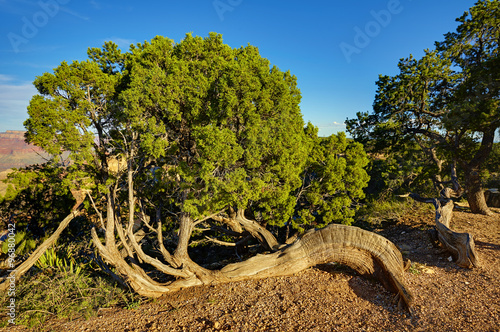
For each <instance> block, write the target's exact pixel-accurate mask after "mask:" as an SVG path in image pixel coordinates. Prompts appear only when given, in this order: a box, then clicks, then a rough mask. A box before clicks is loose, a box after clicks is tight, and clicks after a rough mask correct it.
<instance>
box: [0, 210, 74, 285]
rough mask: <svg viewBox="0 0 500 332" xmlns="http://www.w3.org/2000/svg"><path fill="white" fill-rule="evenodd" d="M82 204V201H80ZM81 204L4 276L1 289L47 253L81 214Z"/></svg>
mask: <svg viewBox="0 0 500 332" xmlns="http://www.w3.org/2000/svg"><path fill="white" fill-rule="evenodd" d="M79 203H80V204H81V202H79ZM80 204H77V205H75V206H74V207H73V210H72V211H71V213H70V214H69V215H68V216H67V217H66V218H64V220H63V221H61V223H60V224H59V226H58V227H57V229H56V230H55V232H54V233H53V234H52V235H51V236H50V237H49V238H48V239H47V240H45V241H44V242H43V243H42V244H41V245H40V246H39V247H38V248H36V250H35V251H34V252H33V253H32V254H31V255H30V256H29V257H28V259H27V260H25V261H24V262H23V263H22V264H21V265H19V266H18V267H16V268H15V269H14V270H13V271H11V272H10V274H9V275H8V276H7V277H4V278H2V281H1V283H0V291H4V290H6V289H8V288H9V287H10V284H11V282H10V280H12V279H13V278H14V279H15V280H19V278H21V277H22V276H23V275H24V274H25V273H26V272H27V271H28V270H29V269H30V268H31V267H32V266H33V265H34V264H35V263H36V262H37V261H38V259H39V258H40V257H41V256H42V255H43V254H44V253H45V251H46V250H47V249H48V248H49V247H50V246H51V245H52V244H54V242H56V240H57V239H58V238H59V236H60V235H61V233H62V232H63V231H64V230H65V229H66V227H68V225H69V223H70V222H71V220H73V219H75V218H76V217H77V216H79V215H80V214H81V211H79V210H78V207H79V206H80Z"/></svg>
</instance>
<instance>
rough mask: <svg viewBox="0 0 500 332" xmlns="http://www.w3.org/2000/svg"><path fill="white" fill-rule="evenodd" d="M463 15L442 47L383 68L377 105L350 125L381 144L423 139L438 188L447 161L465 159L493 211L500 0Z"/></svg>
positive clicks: (473, 193)
mask: <svg viewBox="0 0 500 332" xmlns="http://www.w3.org/2000/svg"><path fill="white" fill-rule="evenodd" d="M457 21H458V22H460V23H461V24H460V26H459V27H458V28H457V32H456V33H449V34H447V35H446V36H445V41H444V42H442V43H437V49H436V50H434V51H426V53H425V55H424V57H423V58H422V59H420V60H416V59H414V58H413V57H412V56H410V57H409V58H406V59H401V60H400V62H399V64H398V67H399V74H397V75H395V76H380V78H379V80H378V81H377V86H378V90H377V94H376V97H375V102H374V110H373V113H371V114H368V113H358V117H357V119H351V120H348V121H347V125H348V130H349V131H350V132H351V134H352V135H353V136H354V137H356V139H362V140H364V141H367V140H375V141H376V142H377V143H375V146H377V147H380V146H384V144H385V146H391V145H392V147H391V149H392V151H397V150H398V148H399V147H401V146H403V145H404V144H407V142H409V141H412V142H414V143H416V144H418V145H419V147H420V149H421V150H422V151H423V152H424V153H425V154H426V155H427V159H428V160H429V161H430V162H431V163H432V164H433V165H434V168H435V173H434V177H433V180H434V183H435V185H436V187H437V189H441V188H440V187H442V185H443V183H442V182H443V181H442V171H443V170H446V169H449V168H448V167H445V166H450V165H454V163H455V162H456V163H458V166H459V167H460V170H461V171H462V173H463V175H464V178H465V187H466V190H467V199H468V201H469V205H470V207H471V210H472V211H473V212H475V213H482V214H489V213H491V212H490V211H489V209H488V207H487V206H486V202H485V200H484V194H483V190H482V184H481V178H480V174H481V168H482V166H483V164H484V162H485V161H486V159H487V157H488V155H489V153H490V152H491V149H492V146H493V141H494V136H495V131H496V130H497V129H498V128H499V127H500V111H499V90H498V67H497V66H494V64H497V63H498V36H499V26H500V11H499V4H498V2H497V1H479V2H478V3H477V4H476V5H475V6H474V7H472V8H471V9H470V11H469V12H466V13H465V14H464V15H463V16H462V17H461V18H459V19H457Z"/></svg>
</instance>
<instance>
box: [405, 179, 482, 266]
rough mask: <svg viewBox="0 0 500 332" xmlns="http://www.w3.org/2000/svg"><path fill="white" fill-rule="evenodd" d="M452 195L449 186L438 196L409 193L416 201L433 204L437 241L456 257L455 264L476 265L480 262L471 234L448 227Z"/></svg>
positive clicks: (451, 213) (452, 205)
mask: <svg viewBox="0 0 500 332" xmlns="http://www.w3.org/2000/svg"><path fill="white" fill-rule="evenodd" d="M453 195H454V191H453V190H452V189H450V188H445V189H443V190H442V191H441V197H439V198H423V197H420V196H419V195H417V194H414V193H411V194H409V196H410V197H411V198H413V199H414V200H416V201H418V202H423V203H430V204H433V205H434V207H435V209H436V218H435V222H436V229H437V232H438V238H439V241H440V242H441V243H442V244H443V246H444V247H445V248H447V249H448V251H450V252H451V254H452V255H453V256H454V258H455V259H456V263H457V265H459V266H461V267H465V268H472V267H477V266H479V265H480V263H479V260H478V258H477V254H476V250H475V246H474V239H473V237H472V235H471V234H470V233H457V232H454V231H452V230H451V229H450V228H449V227H450V222H451V219H452V217H453V208H454V205H455V204H454V202H453V200H452V199H451V197H452V196H453Z"/></svg>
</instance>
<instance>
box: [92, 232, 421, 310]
mask: <svg viewBox="0 0 500 332" xmlns="http://www.w3.org/2000/svg"><path fill="white" fill-rule="evenodd" d="M108 230H109V229H107V231H108ZM92 237H93V240H94V243H95V245H96V246H97V248H98V249H99V252H100V253H101V255H102V257H103V258H104V259H105V260H106V261H107V262H108V263H109V264H112V265H114V266H115V267H116V270H117V272H118V273H119V274H120V275H121V276H122V277H123V278H124V279H125V280H127V282H128V283H129V284H130V285H131V286H132V288H133V289H134V290H135V291H136V292H138V293H139V294H141V295H144V296H149V297H159V296H161V295H162V294H164V293H166V292H172V291H176V290H179V289H181V288H186V287H191V286H197V285H208V284H216V283H225V282H231V281H238V280H244V279H261V278H267V277H272V276H283V275H291V274H294V273H297V272H299V271H302V270H304V269H307V268H309V267H311V266H315V265H318V264H324V263H328V262H337V263H340V264H345V265H348V266H350V267H351V268H353V269H354V270H356V271H358V272H359V273H360V274H362V275H373V276H375V277H376V278H378V279H379V280H380V281H381V282H382V283H383V285H384V286H385V287H386V288H387V289H389V290H390V291H393V292H394V293H396V294H397V296H398V298H399V300H400V304H403V305H405V306H406V307H408V308H409V306H410V303H411V299H412V297H411V294H410V292H409V291H408V290H407V289H406V287H405V286H404V284H403V273H404V264H403V258H402V256H401V253H400V252H399V250H398V249H397V248H396V246H395V245H394V244H393V243H392V242H390V241H389V240H387V239H385V238H384V237H382V236H379V235H377V234H375V233H371V232H368V231H365V230H362V229H359V228H356V227H350V226H344V225H330V226H328V227H326V228H324V229H321V230H313V231H310V232H308V233H306V234H305V235H304V236H303V237H301V238H299V239H297V240H296V241H295V242H294V243H292V244H290V245H288V246H286V247H282V248H281V249H280V250H277V251H276V252H274V253H271V254H267V255H257V256H255V257H252V258H250V259H248V260H246V261H243V262H240V263H234V264H229V265H227V266H225V267H224V268H222V269H221V270H208V269H205V268H203V267H201V266H199V265H198V264H196V263H195V262H193V261H192V260H191V259H190V258H189V257H188V256H186V255H178V256H177V257H176V258H177V259H179V260H182V264H181V267H180V268H171V269H172V271H171V272H172V273H170V274H171V275H175V276H176V278H177V280H175V281H171V282H168V283H163V284H161V283H158V282H156V281H154V280H152V279H151V278H150V277H148V276H147V275H146V273H145V272H144V271H142V269H139V268H138V267H137V266H131V265H129V264H128V263H127V262H126V261H125V259H124V258H123V257H122V255H120V253H119V251H118V250H117V249H116V246H115V245H114V244H113V243H106V245H105V246H104V245H103V244H102V243H101V241H100V240H99V238H98V237H97V234H96V232H95V230H92ZM163 271H164V272H167V271H166V270H165V269H164V270H163Z"/></svg>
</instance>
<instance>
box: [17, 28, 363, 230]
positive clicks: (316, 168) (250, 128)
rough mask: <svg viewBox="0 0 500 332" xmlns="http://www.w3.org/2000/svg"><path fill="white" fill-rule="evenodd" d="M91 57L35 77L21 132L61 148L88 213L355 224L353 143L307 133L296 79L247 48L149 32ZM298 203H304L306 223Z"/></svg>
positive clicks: (215, 38) (357, 167)
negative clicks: (239, 213) (229, 212)
mask: <svg viewBox="0 0 500 332" xmlns="http://www.w3.org/2000/svg"><path fill="white" fill-rule="evenodd" d="M88 54H89V58H90V60H87V61H82V62H78V61H74V62H73V63H72V64H67V63H66V62H63V63H62V64H61V65H60V66H59V67H57V68H56V69H55V70H54V73H45V74H44V75H42V76H40V77H38V78H37V79H36V80H35V86H36V87H37V89H38V91H39V93H40V95H37V96H35V97H33V99H32V100H31V103H30V106H29V108H28V112H29V116H30V117H29V119H28V120H27V121H26V122H25V126H26V128H27V130H28V133H27V140H28V141H30V142H31V143H34V144H36V145H38V146H41V147H42V148H44V149H45V150H47V151H48V152H51V153H53V154H61V153H62V152H63V151H69V153H70V157H69V158H70V159H71V160H72V163H71V164H69V165H66V166H65V169H66V171H67V176H66V181H67V183H68V185H70V186H73V187H77V188H87V189H90V190H92V196H93V197H94V202H95V204H96V206H97V205H98V204H99V202H100V204H104V202H105V201H109V200H110V199H112V200H113V206H115V207H116V208H117V211H116V212H117V213H118V215H123V213H125V212H127V209H129V210H131V211H135V212H138V211H136V210H137V209H140V210H141V211H142V212H143V213H146V214H150V215H154V212H153V211H158V210H160V211H161V213H160V214H163V215H175V216H179V214H180V213H183V214H188V215H189V216H190V217H191V218H193V219H195V220H199V219H203V218H206V217H208V216H210V215H213V214H214V213H218V212H220V211H224V210H226V209H227V208H229V207H233V208H238V209H245V210H247V211H248V212H249V213H251V214H252V215H253V216H254V217H255V218H256V219H258V220H259V221H260V222H263V223H267V224H270V225H278V226H282V225H284V224H285V223H286V222H288V221H290V220H293V222H292V223H293V224H294V225H295V226H296V227H300V226H298V225H305V224H311V219H312V217H311V216H314V218H316V217H318V216H322V217H321V218H322V221H321V222H320V224H327V223H329V222H333V221H335V222H346V223H349V222H350V221H351V220H352V215H353V213H352V211H351V209H350V208H351V202H352V200H355V199H358V198H361V197H363V193H362V188H363V187H364V186H366V182H367V181H368V178H367V175H366V172H365V171H364V170H363V167H364V166H365V165H366V163H367V161H366V154H365V153H364V151H363V148H362V146H361V145H360V144H358V143H353V142H348V141H347V140H346V138H345V135H343V134H339V135H338V136H337V135H333V136H331V137H329V138H327V139H320V138H318V137H317V130H316V131H315V130H314V128H313V127H312V125H308V126H307V127H305V125H304V122H303V120H302V115H301V112H300V108H299V103H300V99H301V96H300V91H299V89H298V87H297V79H296V77H295V76H293V75H292V74H291V73H290V72H288V71H287V72H283V71H281V70H280V69H278V68H277V67H276V66H271V65H270V63H269V61H268V60H267V59H264V58H262V57H261V56H260V54H259V52H258V49H257V48H256V47H254V46H251V45H248V46H246V47H241V48H238V49H233V48H231V47H229V46H228V45H226V44H224V43H223V41H222V37H221V35H218V34H215V33H212V34H210V35H209V36H208V37H206V38H201V37H193V36H191V35H190V34H188V35H186V37H185V39H184V40H182V41H181V42H180V43H177V44H176V43H174V42H173V41H172V40H170V39H168V38H165V37H160V36H158V37H155V38H154V39H153V40H151V41H150V42H144V43H142V44H137V45H132V46H131V48H130V51H129V52H127V53H122V52H121V51H120V50H119V49H118V48H117V47H116V45H115V44H113V43H111V42H108V43H106V44H105V45H104V47H103V48H102V49H90V50H89V52H88ZM113 160H114V161H117V163H118V164H119V165H120V166H119V167H118V168H117V167H115V168H113V167H111V161H113ZM306 170H307V171H306ZM304 172H307V174H305V173H304ZM304 179H307V181H308V183H307V190H303V189H304ZM127 183H128V185H127ZM301 188H302V189H301ZM110 192H116V193H117V195H116V197H114V198H113V197H111V196H109V194H110ZM306 192H307V193H306ZM303 194H304V195H303ZM105 197H106V198H105ZM299 200H300V201H301V202H302V205H304V204H305V202H308V204H310V206H309V207H307V208H306V210H307V213H306V212H300V215H301V216H303V218H302V219H303V220H302V219H300V218H298V217H297V215H296V212H297V209H296V206H297V202H298V201H299ZM134 202H137V203H139V207H137V206H135V205H134V204H135V203H134ZM118 207H120V208H118ZM304 211H305V210H304ZM135 212H134V213H135ZM107 213H109V210H108V212H107ZM104 215H105V213H104ZM304 218H305V219H304ZM299 220H302V221H299ZM304 220H308V221H307V222H305V221H304Z"/></svg>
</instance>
